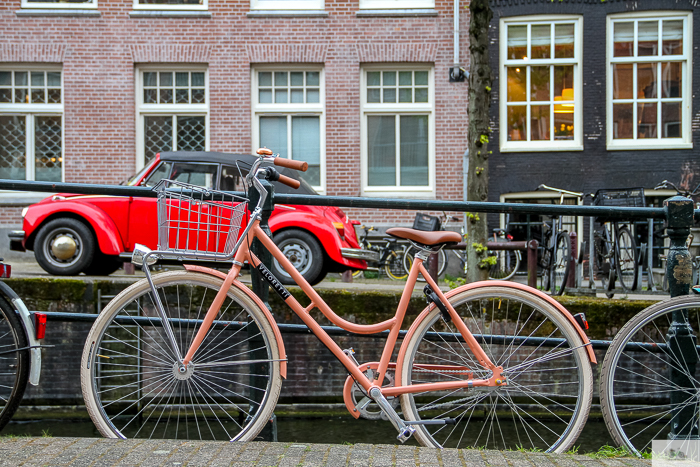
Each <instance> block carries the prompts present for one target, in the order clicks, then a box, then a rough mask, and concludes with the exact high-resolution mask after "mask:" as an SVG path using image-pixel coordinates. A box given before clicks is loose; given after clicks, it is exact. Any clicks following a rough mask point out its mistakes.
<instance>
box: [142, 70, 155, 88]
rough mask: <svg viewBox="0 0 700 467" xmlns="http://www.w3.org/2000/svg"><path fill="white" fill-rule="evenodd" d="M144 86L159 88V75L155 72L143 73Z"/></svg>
mask: <svg viewBox="0 0 700 467" xmlns="http://www.w3.org/2000/svg"><path fill="white" fill-rule="evenodd" d="M143 85H144V86H151V87H154V86H157V85H158V73H154V72H148V71H146V72H144V73H143Z"/></svg>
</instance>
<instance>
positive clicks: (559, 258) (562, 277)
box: [551, 235, 570, 294]
mask: <svg viewBox="0 0 700 467" xmlns="http://www.w3.org/2000/svg"><path fill="white" fill-rule="evenodd" d="M567 241H568V238H567V237H566V236H564V235H562V236H560V237H559V240H558V241H557V249H556V252H555V255H554V266H553V270H552V281H551V286H552V287H551V289H552V293H553V294H554V293H557V294H560V293H561V292H563V290H564V288H565V287H566V284H565V283H564V282H565V281H566V279H567V277H568V275H569V271H568V268H569V259H570V258H569V248H567V244H566V243H565V242H567Z"/></svg>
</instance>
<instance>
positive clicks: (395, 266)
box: [384, 251, 408, 281]
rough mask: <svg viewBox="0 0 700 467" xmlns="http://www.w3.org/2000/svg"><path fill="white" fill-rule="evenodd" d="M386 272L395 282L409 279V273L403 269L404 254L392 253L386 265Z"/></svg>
mask: <svg viewBox="0 0 700 467" xmlns="http://www.w3.org/2000/svg"><path fill="white" fill-rule="evenodd" d="M384 272H386V275H387V276H389V277H390V278H392V279H394V280H395V281H401V280H404V279H406V278H407V277H408V273H407V272H406V270H405V269H404V267H403V252H402V251H398V252H397V251H391V252H390V253H389V255H388V256H387V258H386V262H385V263H384Z"/></svg>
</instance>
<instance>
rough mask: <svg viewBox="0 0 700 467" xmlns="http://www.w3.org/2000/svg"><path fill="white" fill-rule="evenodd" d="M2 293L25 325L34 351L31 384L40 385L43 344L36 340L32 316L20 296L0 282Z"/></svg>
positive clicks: (32, 351) (28, 339) (30, 373)
mask: <svg viewBox="0 0 700 467" xmlns="http://www.w3.org/2000/svg"><path fill="white" fill-rule="evenodd" d="M0 293H2V294H4V295H5V298H7V299H8V301H9V302H10V305H12V307H13V308H14V309H15V312H16V313H17V314H18V315H19V318H20V321H21V322H22V324H23V326H22V327H23V328H24V334H25V335H26V337H27V342H29V345H30V346H31V347H34V348H32V349H29V383H30V384H31V385H32V386H38V385H39V379H40V378H41V348H40V346H41V342H39V340H38V339H37V338H36V334H35V333H34V320H33V319H32V314H31V313H30V312H29V310H28V309H27V306H26V305H25V304H24V302H23V301H22V299H21V298H19V295H17V293H16V292H15V291H14V290H12V288H11V287H10V286H9V285H7V284H5V283H4V282H2V281H0Z"/></svg>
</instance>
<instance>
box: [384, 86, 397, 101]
mask: <svg viewBox="0 0 700 467" xmlns="http://www.w3.org/2000/svg"><path fill="white" fill-rule="evenodd" d="M384 102H385V103H387V102H396V89H385V90H384Z"/></svg>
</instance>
